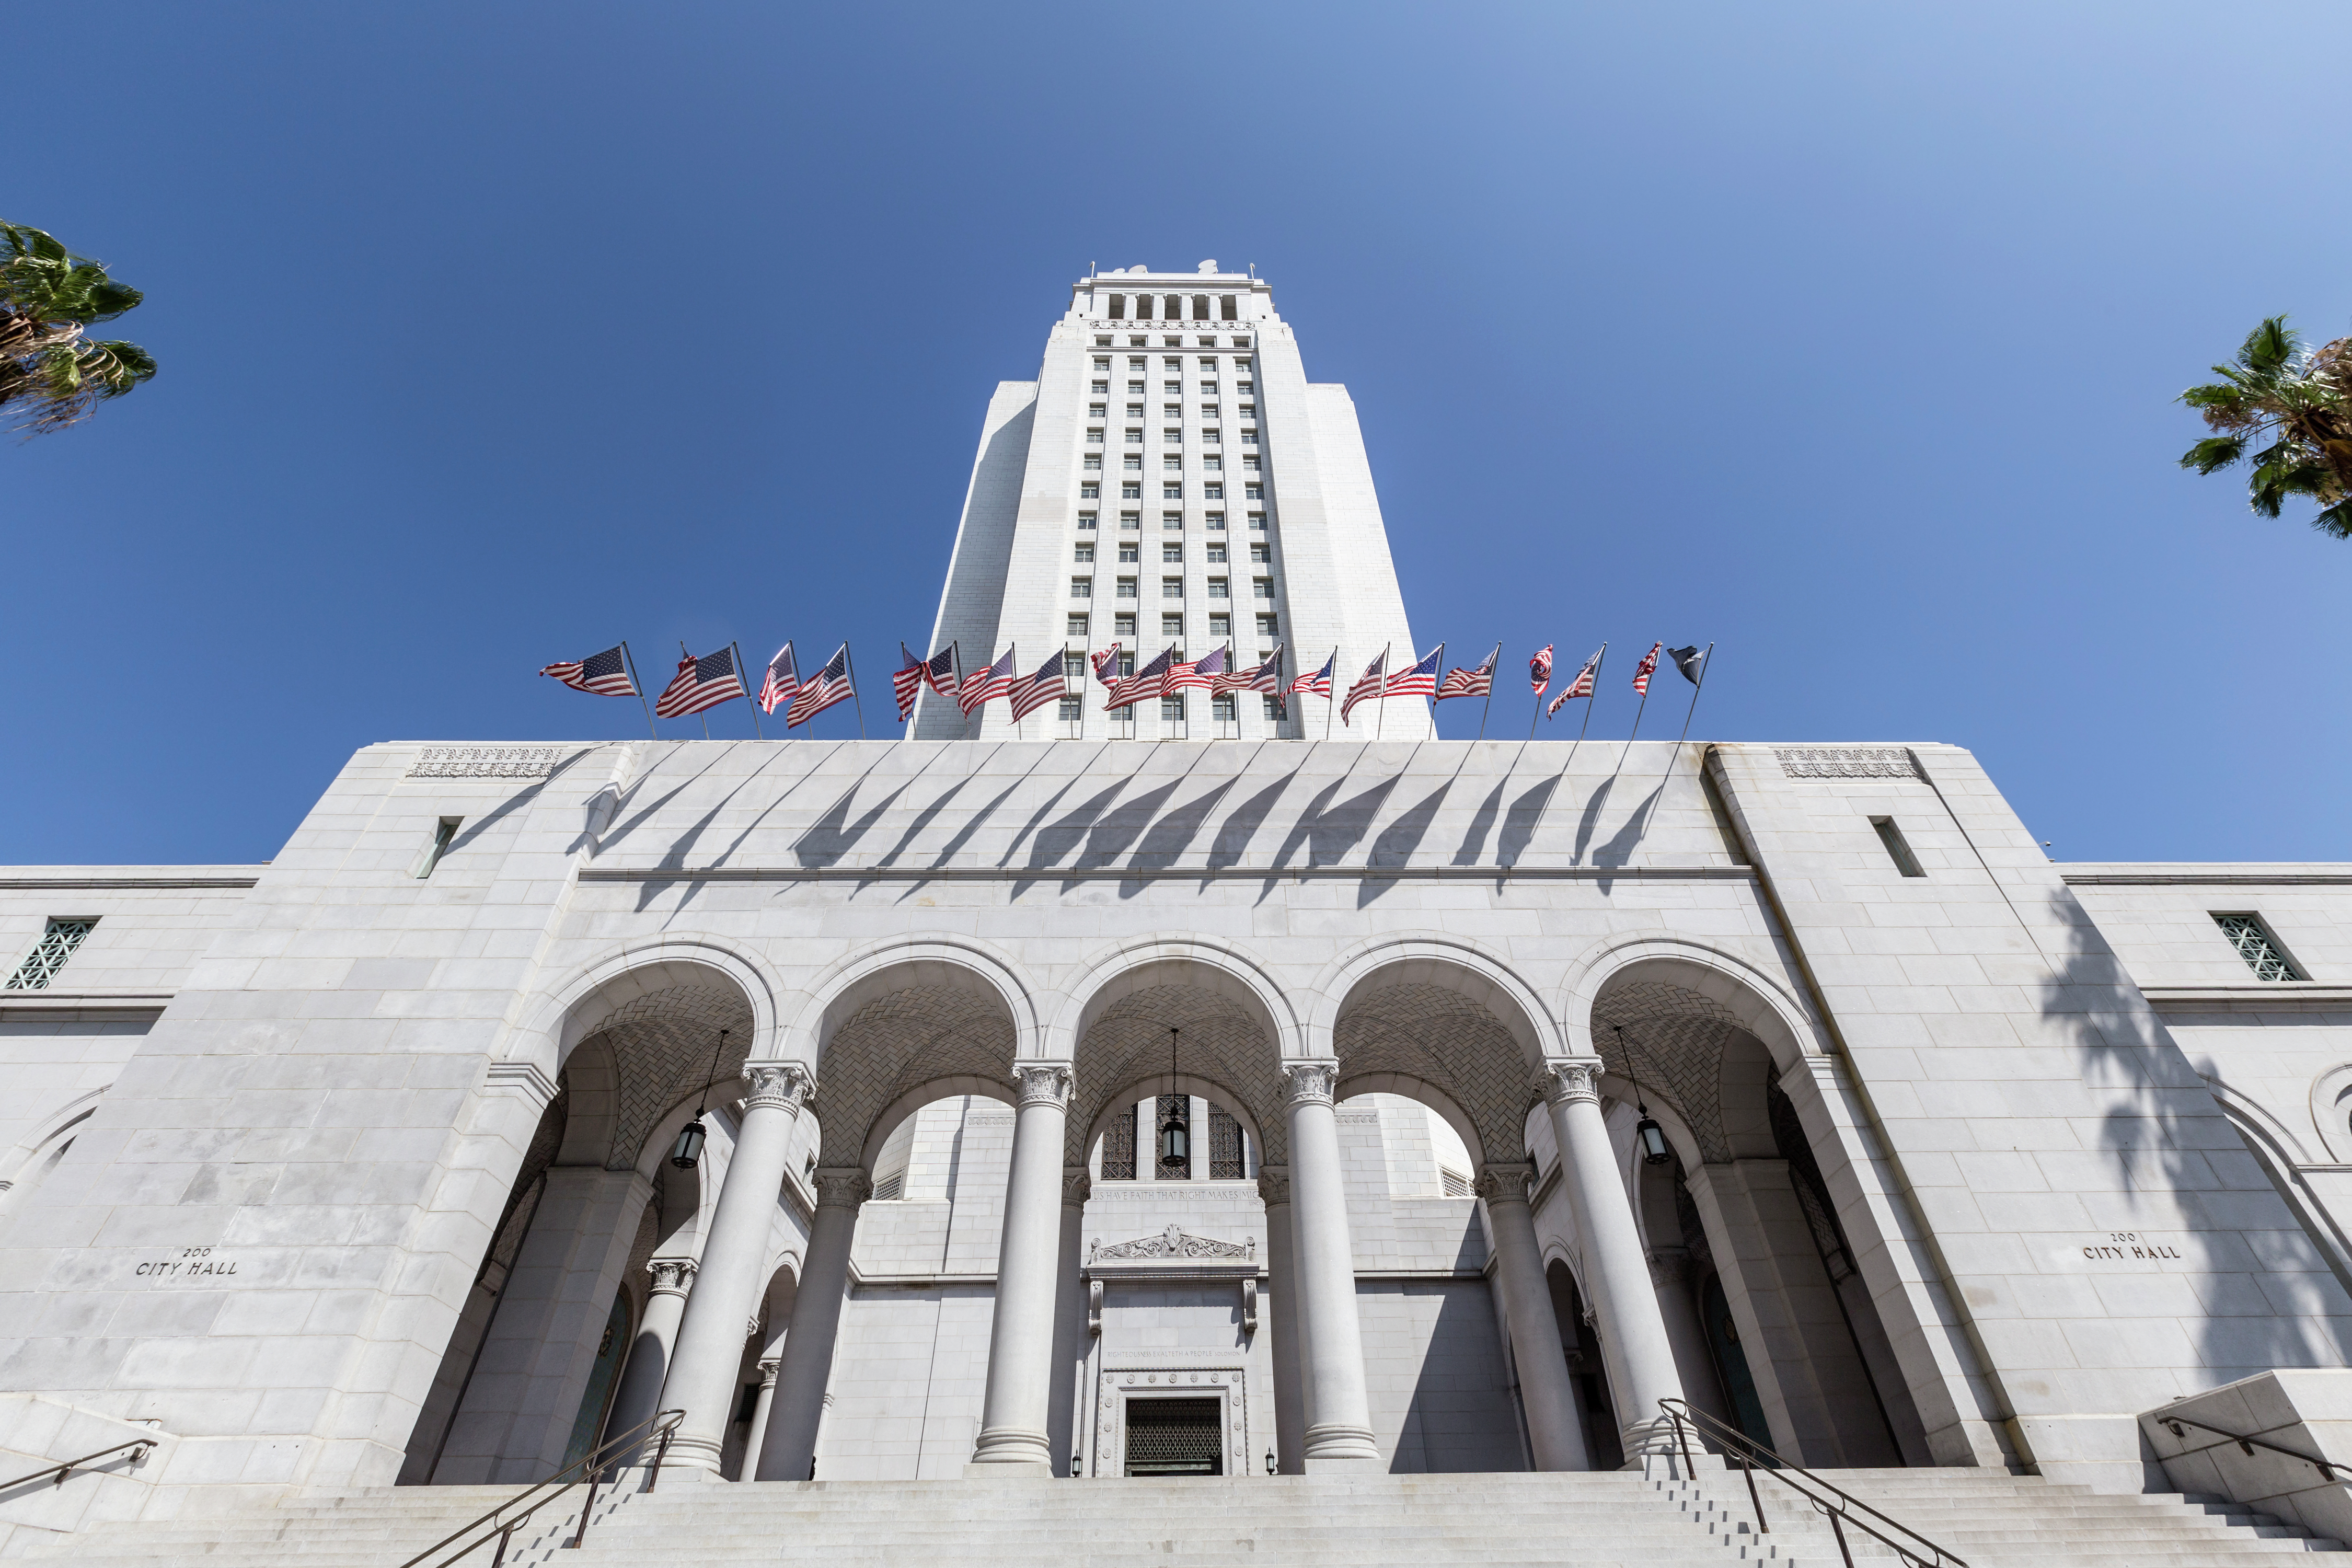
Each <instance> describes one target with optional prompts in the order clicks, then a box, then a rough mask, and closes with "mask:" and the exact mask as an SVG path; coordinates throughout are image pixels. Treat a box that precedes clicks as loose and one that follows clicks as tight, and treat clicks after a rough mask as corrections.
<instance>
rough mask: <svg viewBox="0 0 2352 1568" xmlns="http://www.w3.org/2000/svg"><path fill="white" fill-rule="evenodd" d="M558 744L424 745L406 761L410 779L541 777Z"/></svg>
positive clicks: (558, 753)
mask: <svg viewBox="0 0 2352 1568" xmlns="http://www.w3.org/2000/svg"><path fill="white" fill-rule="evenodd" d="M562 756H563V748H562V747H561V746H427V747H425V749H424V750H423V751H422V752H418V753H417V755H416V761H415V762H414V763H411V764H409V769H408V776H409V777H410V778H413V779H543V778H545V777H547V775H548V774H550V773H553V772H554V771H555V764H556V763H558V762H560V761H562Z"/></svg>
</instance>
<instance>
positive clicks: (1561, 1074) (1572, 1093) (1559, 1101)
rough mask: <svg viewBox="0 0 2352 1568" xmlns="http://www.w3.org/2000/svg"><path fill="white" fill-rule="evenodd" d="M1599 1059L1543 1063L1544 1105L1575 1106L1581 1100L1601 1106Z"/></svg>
mask: <svg viewBox="0 0 2352 1568" xmlns="http://www.w3.org/2000/svg"><path fill="white" fill-rule="evenodd" d="M1601 1071H1602V1064H1601V1058H1599V1057H1580V1058H1577V1059H1575V1060H1572V1061H1564V1062H1561V1061H1554V1062H1546V1063H1544V1067H1543V1097H1544V1103H1546V1104H1547V1105H1574V1104H1576V1103H1577V1102H1579V1101H1580V1100H1583V1101H1590V1102H1591V1103H1592V1104H1594V1105H1598V1104H1600V1103H1601V1089H1600V1087H1599V1086H1600V1082H1601Z"/></svg>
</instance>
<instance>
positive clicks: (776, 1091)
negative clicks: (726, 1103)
mask: <svg viewBox="0 0 2352 1568" xmlns="http://www.w3.org/2000/svg"><path fill="white" fill-rule="evenodd" d="M743 1078H744V1080H745V1081H746V1082H748V1083H749V1084H750V1085H751V1092H750V1093H748V1094H746V1095H745V1096H744V1097H743V1109H744V1110H758V1109H760V1108H761V1107H763V1106H764V1107H772V1108H773V1109H775V1110H789V1111H793V1112H794V1113H795V1114H797V1113H798V1112H799V1110H800V1108H801V1107H802V1106H803V1105H804V1104H806V1103H807V1102H808V1098H809V1096H810V1095H812V1094H814V1093H815V1092H816V1079H815V1077H814V1075H813V1074H812V1073H810V1071H809V1070H808V1068H804V1067H803V1066H802V1065H801V1064H800V1063H798V1062H745V1063H744V1064H743Z"/></svg>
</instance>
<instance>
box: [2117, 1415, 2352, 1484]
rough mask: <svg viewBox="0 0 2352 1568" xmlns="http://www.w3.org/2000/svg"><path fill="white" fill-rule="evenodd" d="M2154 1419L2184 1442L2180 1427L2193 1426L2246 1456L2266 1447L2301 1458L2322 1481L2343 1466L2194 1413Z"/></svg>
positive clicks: (2184, 1438) (2333, 1476)
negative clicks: (2226, 1442)
mask: <svg viewBox="0 0 2352 1568" xmlns="http://www.w3.org/2000/svg"><path fill="white" fill-rule="evenodd" d="M2156 1419H2157V1424H2158V1426H2168V1427H2170V1428H2171V1430H2172V1435H2173V1436H2175V1437H2178V1438H2179V1439H2180V1441H2182V1442H2184V1443H2185V1442H2187V1441H2188V1440H2189V1434H2188V1433H2186V1432H2183V1431H2182V1430H2181V1427H2183V1426H2194V1427H2196V1428H2197V1429H2198V1430H2199V1431H2200V1432H2210V1433H2213V1434H2214V1435H2215V1436H2222V1437H2227V1438H2228V1439H2230V1441H2231V1442H2232V1443H2235V1444H2236V1445H2237V1446H2238V1447H2240V1448H2242V1449H2243V1450H2244V1452H2245V1455H2246V1457H2247V1458H2253V1455H2254V1450H2255V1449H2257V1448H2268V1449H2269V1450H2270V1451H2271V1452H2272V1453H2273V1454H2284V1455H2285V1456H2286V1457H2287V1458H2290V1459H2301V1460H2302V1461H2303V1462H2304V1463H2305V1464H2306V1465H2315V1466H2317V1467H2318V1468H2319V1479H2321V1480H2323V1481H2333V1480H2335V1479H2336V1471H2338V1470H2340V1469H2343V1468H2345V1467H2344V1466H2342V1465H2340V1464H2337V1463H2336V1461H2334V1460H2332V1459H2323V1458H2320V1457H2319V1456H2318V1455H2316V1454H2305V1453H2300V1452H2298V1451H2296V1450H2295V1449H2293V1448H2286V1447H2280V1446H2279V1445H2278V1444H2276V1443H2273V1442H2270V1441H2267V1440H2266V1439H2264V1438H2261V1437H2249V1436H2246V1435H2245V1434H2244V1433H2243V1432H2232V1431H2231V1430H2230V1429H2229V1428H2228V1427H2226V1426H2214V1425H2213V1423H2211V1422H2210V1421H2200V1420H2198V1419H2197V1417H2195V1416H2194V1415H2158V1417H2157V1418H2156Z"/></svg>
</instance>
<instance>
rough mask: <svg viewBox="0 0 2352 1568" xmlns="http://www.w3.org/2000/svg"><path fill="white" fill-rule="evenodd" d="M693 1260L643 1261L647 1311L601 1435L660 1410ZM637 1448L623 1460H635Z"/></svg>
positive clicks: (639, 1451) (691, 1282)
mask: <svg viewBox="0 0 2352 1568" xmlns="http://www.w3.org/2000/svg"><path fill="white" fill-rule="evenodd" d="M695 1268H696V1265H695V1262H694V1260H693V1259H692V1258H655V1259H654V1260H653V1261H652V1262H650V1263H648V1264H646V1273H648V1274H650V1275H652V1276H653V1279H654V1283H653V1288H652V1289H650V1290H648V1291H646V1315H645V1317H644V1318H643V1319H642V1320H641V1321H639V1322H638V1324H637V1337H636V1338H635V1340H633V1341H631V1342H630V1343H629V1360H628V1363H627V1364H626V1365H625V1366H624V1367H622V1368H621V1392H620V1393H618V1394H614V1396H613V1414H612V1415H609V1416H607V1417H606V1418H605V1421H604V1435H605V1436H608V1437H617V1436H620V1435H621V1434H622V1433H624V1432H626V1431H627V1430H628V1429H629V1428H630V1427H632V1426H638V1425H640V1424H641V1423H644V1422H646V1421H650V1420H652V1419H653V1418H654V1415H655V1414H656V1412H658V1411H659V1410H660V1409H661V1393H662V1384H663V1383H664V1382H665V1381H666V1380H667V1378H668V1376H669V1365H670V1352H671V1350H672V1349H673V1348H674V1347H675V1346H676V1344H677V1326H678V1323H679V1321H680V1320H682V1319H683V1318H684V1317H685V1316H686V1295H687V1292H688V1290H689V1289H693V1286H694V1273H695ZM644 1452H645V1449H644V1447H642V1446H640V1447H636V1448H633V1449H631V1450H630V1451H629V1453H628V1455H627V1456H626V1458H624V1460H623V1461H622V1462H623V1463H625V1464H635V1463H636V1462H637V1461H638V1457H639V1456H640V1455H641V1454H643V1453H644Z"/></svg>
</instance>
